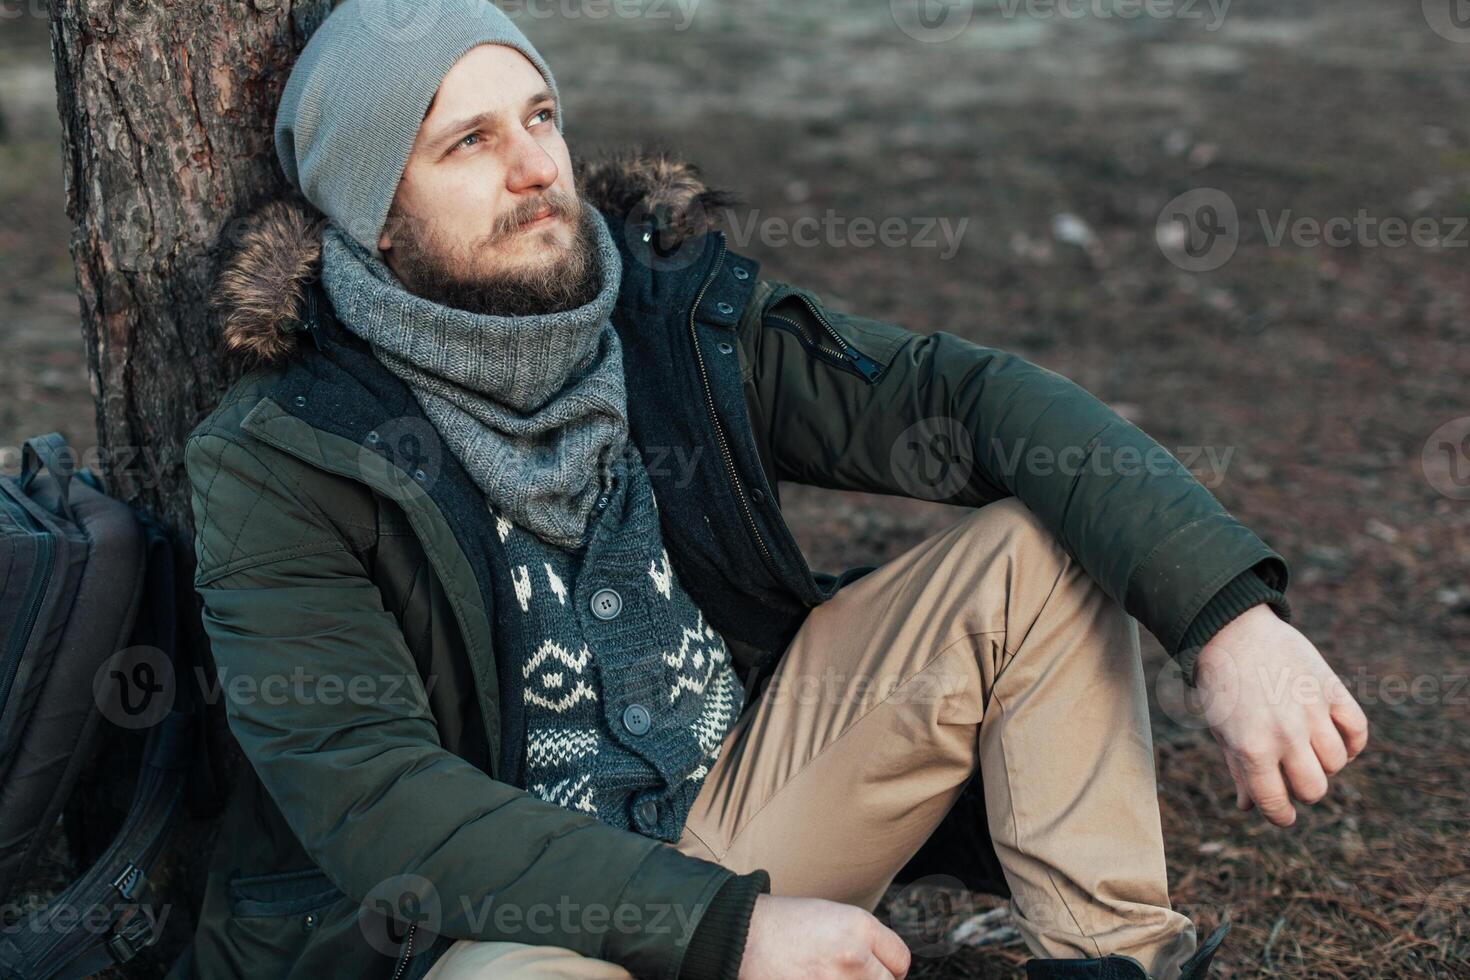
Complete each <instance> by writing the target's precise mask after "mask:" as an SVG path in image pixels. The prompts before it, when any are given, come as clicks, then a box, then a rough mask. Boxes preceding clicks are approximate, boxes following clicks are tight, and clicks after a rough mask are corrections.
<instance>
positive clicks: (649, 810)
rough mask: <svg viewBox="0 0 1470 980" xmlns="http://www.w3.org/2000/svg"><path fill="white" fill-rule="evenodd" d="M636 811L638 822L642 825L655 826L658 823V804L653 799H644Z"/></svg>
mask: <svg viewBox="0 0 1470 980" xmlns="http://www.w3.org/2000/svg"><path fill="white" fill-rule="evenodd" d="M635 813H636V815H637V817H638V823H639V824H641V825H642V826H644V827H654V826H657V825H658V804H657V803H655V802H654V801H653V800H644V801H643V802H642V803H640V804H638V808H637V810H636V811H635Z"/></svg>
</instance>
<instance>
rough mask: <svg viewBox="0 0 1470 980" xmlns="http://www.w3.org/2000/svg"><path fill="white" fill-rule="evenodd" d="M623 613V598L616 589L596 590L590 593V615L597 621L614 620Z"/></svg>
mask: <svg viewBox="0 0 1470 980" xmlns="http://www.w3.org/2000/svg"><path fill="white" fill-rule="evenodd" d="M622 611H623V597H622V596H620V595H618V591H617V589H598V590H597V591H596V592H594V593H592V615H594V616H596V617H597V618H598V619H615V618H617V615H618V613H620V612H622Z"/></svg>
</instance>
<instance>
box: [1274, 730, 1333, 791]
mask: <svg viewBox="0 0 1470 980" xmlns="http://www.w3.org/2000/svg"><path fill="white" fill-rule="evenodd" d="M1281 768H1282V769H1283V770H1285V772H1286V781H1287V783H1288V784H1289V785H1290V786H1291V795H1292V796H1294V797H1296V798H1297V799H1299V800H1301V801H1302V802H1303V803H1316V802H1317V801H1318V800H1320V799H1322V797H1324V796H1326V795H1327V774H1326V773H1325V772H1323V771H1322V763H1321V762H1319V761H1318V760H1317V754H1316V752H1314V751H1313V750H1312V747H1311V743H1310V742H1299V743H1297V744H1296V745H1294V746H1293V747H1292V749H1291V751H1290V752H1288V753H1287V755H1286V757H1285V758H1284V759H1282V760H1281Z"/></svg>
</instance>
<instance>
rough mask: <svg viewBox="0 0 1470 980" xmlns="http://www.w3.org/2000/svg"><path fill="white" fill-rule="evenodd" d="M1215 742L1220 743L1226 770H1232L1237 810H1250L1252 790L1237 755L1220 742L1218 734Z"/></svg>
mask: <svg viewBox="0 0 1470 980" xmlns="http://www.w3.org/2000/svg"><path fill="white" fill-rule="evenodd" d="M1215 741H1217V742H1220V749H1221V751H1222V752H1223V753H1224V755H1225V768H1226V769H1229V770H1230V778H1231V780H1232V781H1233V782H1234V783H1235V808H1236V809H1237V810H1249V809H1250V808H1251V794H1250V788H1249V787H1248V786H1247V785H1246V780H1245V774H1244V773H1242V772H1241V768H1240V764H1239V763H1237V762H1236V761H1235V754H1234V753H1232V752H1231V751H1230V749H1229V747H1227V746H1226V745H1225V743H1224V742H1222V741H1220V736H1219V735H1218V734H1216V735H1215Z"/></svg>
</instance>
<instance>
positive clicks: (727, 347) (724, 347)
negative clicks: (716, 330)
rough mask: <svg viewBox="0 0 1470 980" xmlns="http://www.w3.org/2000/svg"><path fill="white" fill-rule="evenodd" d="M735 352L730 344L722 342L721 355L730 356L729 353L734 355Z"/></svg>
mask: <svg viewBox="0 0 1470 980" xmlns="http://www.w3.org/2000/svg"><path fill="white" fill-rule="evenodd" d="M734 350H735V348H734V347H732V346H730V344H729V342H727V341H724V340H722V341H720V353H721V354H729V353H732V352H733V351H734Z"/></svg>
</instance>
